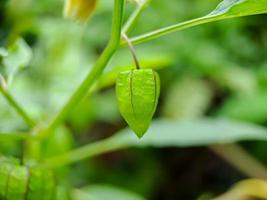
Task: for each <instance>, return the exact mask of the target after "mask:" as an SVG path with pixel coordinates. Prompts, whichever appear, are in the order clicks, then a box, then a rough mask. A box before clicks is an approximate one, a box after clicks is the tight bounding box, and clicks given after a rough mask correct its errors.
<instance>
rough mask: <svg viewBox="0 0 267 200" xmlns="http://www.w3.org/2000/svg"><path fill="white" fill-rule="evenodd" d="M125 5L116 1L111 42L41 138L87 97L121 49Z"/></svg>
mask: <svg viewBox="0 0 267 200" xmlns="http://www.w3.org/2000/svg"><path fill="white" fill-rule="evenodd" d="M123 5H124V0H114V12H113V20H112V32H111V38H110V41H109V43H108V45H107V47H106V48H105V50H104V51H103V53H102V54H101V56H100V57H99V59H98V60H97V62H96V63H95V65H94V66H93V68H92V70H91V71H90V72H89V73H88V75H87V76H86V78H85V80H84V81H83V82H82V83H81V85H80V86H79V87H78V89H77V90H76V91H75V92H74V94H73V95H72V96H71V98H70V99H69V100H68V101H67V103H66V104H65V105H64V106H63V108H62V109H61V110H60V111H59V113H58V114H57V115H56V116H55V118H54V119H53V120H52V121H51V122H50V124H49V125H48V127H47V128H46V129H45V130H43V131H41V132H40V135H39V136H40V137H41V138H42V137H45V136H47V135H48V134H49V133H51V132H53V130H54V129H55V128H56V127H57V126H58V125H59V124H60V123H61V122H62V121H63V120H64V119H65V118H66V116H67V115H68V113H69V112H70V111H71V110H72V109H73V108H74V107H75V105H76V104H77V103H78V102H79V101H80V100H81V99H82V98H83V97H85V96H86V94H87V93H88V91H89V89H90V88H91V87H92V86H93V84H94V82H95V81H96V80H97V78H98V77H99V76H100V75H101V73H102V72H103V70H104V68H105V66H106V65H107V63H108V62H109V60H110V59H111V57H112V56H113V54H114V53H115V51H116V50H117V48H118V47H119V43H120V37H121V25H122V18H123Z"/></svg>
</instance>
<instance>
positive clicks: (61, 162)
mask: <svg viewBox="0 0 267 200" xmlns="http://www.w3.org/2000/svg"><path fill="white" fill-rule="evenodd" d="M128 146H130V145H129V144H127V143H125V142H123V141H118V140H116V138H112V137H111V138H108V139H104V140H101V141H99V142H95V143H93V144H88V145H85V146H83V147H80V148H77V149H74V150H72V151H70V152H67V153H65V154H62V155H59V156H55V157H52V158H49V159H47V160H46V161H45V163H44V164H45V165H46V166H48V167H51V168H57V167H62V166H65V165H68V164H72V163H75V162H79V161H81V160H84V159H87V158H90V157H93V156H97V155H101V154H104V153H108V152H111V151H116V150H119V149H124V148H127V147H128Z"/></svg>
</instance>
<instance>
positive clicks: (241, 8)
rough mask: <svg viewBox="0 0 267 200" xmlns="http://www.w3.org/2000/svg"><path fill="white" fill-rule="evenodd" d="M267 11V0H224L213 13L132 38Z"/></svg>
mask: <svg viewBox="0 0 267 200" xmlns="http://www.w3.org/2000/svg"><path fill="white" fill-rule="evenodd" d="M264 13H267V0H224V1H222V2H221V3H220V4H219V5H218V6H217V7H216V8H215V10H213V11H212V12H211V13H209V14H208V15H205V16H203V17H199V18H195V19H192V20H189V21H185V22H182V23H178V24H173V25H171V26H167V27H164V28H161V29H158V30H155V31H152V32H149V33H145V34H143V35H140V36H136V37H133V38H131V39H130V40H131V42H132V43H134V44H137V43H141V42H144V41H147V40H151V39H154V38H157V37H160V36H163V35H166V34H169V33H172V32H175V31H179V30H183V29H186V28H190V27H193V26H197V25H201V24H205V23H209V22H214V21H219V20H223V19H228V18H235V17H242V16H248V15H257V14H264Z"/></svg>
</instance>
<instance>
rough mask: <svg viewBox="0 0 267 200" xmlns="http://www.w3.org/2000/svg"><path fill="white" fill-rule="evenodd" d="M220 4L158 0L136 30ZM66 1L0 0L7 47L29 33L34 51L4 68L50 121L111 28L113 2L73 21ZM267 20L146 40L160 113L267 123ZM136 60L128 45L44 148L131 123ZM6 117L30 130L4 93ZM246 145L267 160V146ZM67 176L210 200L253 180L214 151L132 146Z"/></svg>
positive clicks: (0, 111) (1, 111) (158, 195)
mask: <svg viewBox="0 0 267 200" xmlns="http://www.w3.org/2000/svg"><path fill="white" fill-rule="evenodd" d="M218 3H219V1H218V0H168V1H162V0H152V1H151V4H150V5H149V7H147V8H146V10H145V11H144V13H143V14H142V15H141V16H140V19H139V21H138V23H137V24H136V26H135V28H134V29H133V31H132V32H131V33H130V35H129V36H134V35H138V34H142V33H145V32H147V31H151V30H154V29H157V28H159V27H163V26H166V25H170V24H173V23H177V22H179V21H184V20H188V19H191V18H195V17H199V16H202V15H205V14H207V13H208V12H209V11H211V10H213V9H214V7H215V6H216V5H217V4H218ZM63 4H64V2H63V1H62V0H57V1H55V0H42V1H34V0H25V1H20V0H1V1H0V47H8V46H10V45H12V44H14V42H16V41H18V38H23V40H24V41H25V42H26V43H25V42H24V41H23V40H22V39H21V40H20V43H19V44H16V45H18V46H17V47H16V48H20V46H23V45H24V51H25V52H24V53H25V55H24V57H25V56H30V57H31V59H30V62H29V63H27V62H26V63H27V64H25V66H21V67H19V69H16V70H14V69H12V67H6V66H5V67H4V65H0V72H1V74H3V75H5V76H6V77H10V86H9V87H10V91H11V93H12V94H13V96H15V97H16V98H17V99H18V100H19V102H20V103H21V104H22V105H23V106H24V107H25V108H26V109H27V111H28V112H29V114H31V115H32V116H34V118H36V119H39V120H40V121H44V122H45V121H46V120H47V119H49V118H51V117H52V116H53V115H54V114H55V113H56V112H57V111H58V110H59V109H60V107H61V106H62V105H63V104H64V102H65V101H66V100H67V99H68V97H69V96H70V95H71V94H72V92H73V91H74V89H75V88H76V87H77V86H78V85H79V83H81V81H82V80H83V78H84V77H85V75H86V74H87V72H88V71H89V70H90V67H91V66H92V65H93V64H94V62H95V60H96V59H97V58H98V56H99V55H100V53H101V52H102V50H103V48H104V47H105V45H106V43H107V40H108V37H109V34H110V24H111V15H112V8H113V1H111V0H100V1H99V3H98V5H97V10H96V11H95V14H94V15H93V17H92V18H91V19H90V21H89V22H88V23H87V24H86V25H81V24H78V23H75V22H72V21H68V20H65V19H63V18H62V10H63ZM133 8H134V3H130V2H128V3H127V4H126V14H125V19H126V18H127V16H129V15H130V13H131V12H132V10H133ZM266 22H267V15H259V16H251V17H245V18H238V19H231V20H226V21H221V22H216V23H211V24H206V25H203V26H199V27H195V28H191V29H188V30H184V31H181V32H176V33H173V34H170V35H168V36H165V37H161V38H158V39H155V40H153V41H149V42H146V43H143V44H139V45H137V46H136V52H137V55H138V58H139V59H140V62H141V63H142V65H143V66H144V67H150V66H153V67H154V68H156V69H158V72H159V74H160V78H161V87H162V89H161V96H160V102H159V106H158V109H157V113H156V118H166V119H170V120H176V119H178V120H193V119H194V120H195V119H199V118H203V117H204V116H209V117H214V118H227V119H231V120H234V121H242V122H243V121H246V122H251V123H256V124H260V125H263V126H265V125H267V57H266V54H267V48H266V47H267V26H266ZM25 45H26V47H25ZM25 48H26V49H27V50H28V51H27V50H25ZM15 51H16V50H15ZM15 56H16V55H15ZM16 59H22V58H19V57H15V60H16ZM13 64H14V63H13ZM10 65H11V66H12V63H11V64H10ZM129 66H133V61H132V58H131V56H130V54H129V51H128V49H127V48H122V49H120V50H119V51H118V52H117V53H116V55H115V56H114V57H113V59H112V61H111V62H110V63H109V65H108V66H107V68H106V70H105V73H104V75H103V77H102V79H101V80H100V82H99V84H98V85H97V86H99V88H100V90H99V91H97V92H95V93H94V94H93V95H89V97H88V98H86V99H85V100H83V101H82V102H81V103H80V104H79V105H77V107H76V108H75V110H73V111H72V113H71V115H70V116H69V117H68V120H67V122H66V123H65V126H62V127H61V128H60V129H59V131H58V133H57V134H56V136H55V137H56V138H57V139H55V138H49V140H50V142H49V141H46V142H47V144H44V145H43V146H44V148H43V149H42V151H43V152H42V153H43V155H44V157H46V156H51V155H54V154H55V152H56V153H60V152H63V151H65V150H67V149H70V148H71V147H77V146H81V145H84V144H87V143H89V142H92V141H96V140H98V139H101V138H105V137H108V136H111V135H113V134H114V133H115V132H117V131H118V130H120V129H121V128H124V127H126V126H127V125H126V123H125V122H124V121H123V119H122V118H121V116H120V114H119V112H118V108H117V105H116V99H115V93H114V87H113V82H114V77H115V75H114V73H115V72H116V70H115V72H114V69H117V68H118V69H120V68H123V67H129ZM15 72H16V73H15ZM115 74H116V73H115ZM105 77H109V78H105ZM0 117H1V120H0V130H1V131H0V132H12V131H18V130H19V131H23V130H26V127H25V125H24V124H23V121H21V120H20V118H19V117H18V116H17V114H16V113H15V112H14V111H13V110H12V109H11V108H10V107H9V106H8V104H7V103H6V101H5V100H4V99H3V98H2V97H0ZM193 128H195V129H196V130H197V127H193ZM71 133H72V134H71ZM162 134H164V132H162ZM240 145H242V146H243V147H244V148H245V149H247V150H248V151H249V152H250V153H251V154H252V155H254V156H255V157H256V158H257V159H259V160H260V161H261V162H262V163H267V157H266V155H267V151H266V142H264V141H257V142H255V141H254V142H242V143H241V144H240ZM51 147H53V148H51ZM54 148H55V149H54ZM0 150H1V154H3V155H14V156H18V155H19V154H20V146H19V145H17V143H16V142H6V141H5V142H1V145H0ZM59 174H60V175H59V176H61V177H62V178H61V179H62V180H63V181H62V182H63V183H62V184H63V185H64V184H65V185H67V186H75V187H76V188H80V187H84V186H87V185H90V184H103V183H104V184H107V185H113V186H116V187H120V188H124V189H127V190H130V191H133V192H135V193H138V194H140V195H142V196H144V197H145V198H146V199H153V200H176V199H181V200H191V199H198V198H199V199H203V200H204V199H209V196H216V195H218V194H220V193H222V192H224V191H226V190H227V189H228V188H229V187H230V186H231V185H232V184H233V183H235V182H237V181H239V180H241V179H243V178H245V177H246V176H245V175H243V174H241V173H240V172H238V171H237V170H236V169H235V168H233V167H232V166H230V165H229V164H227V163H226V162H225V161H223V160H221V159H220V158H219V157H217V156H216V155H215V154H214V153H213V152H211V151H209V150H208V149H207V148H206V147H194V148H160V149H154V148H141V149H135V148H130V149H127V150H122V151H118V152H115V153H109V154H105V155H103V156H98V157H96V158H93V159H90V160H85V161H82V162H79V163H77V164H75V165H73V166H71V167H69V168H67V167H66V168H64V169H60V172H59ZM107 190H108V189H107ZM103 198H104V197H103Z"/></svg>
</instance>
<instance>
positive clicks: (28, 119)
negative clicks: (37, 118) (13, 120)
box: [0, 76, 35, 128]
mask: <svg viewBox="0 0 267 200" xmlns="http://www.w3.org/2000/svg"><path fill="white" fill-rule="evenodd" d="M1 77H2V76H1ZM0 92H1V93H2V95H3V97H4V98H5V99H6V100H7V102H8V103H9V104H10V106H12V107H13V108H14V109H15V110H16V112H17V113H18V114H19V115H20V116H21V117H22V119H23V120H24V122H25V123H26V124H27V125H28V126H29V128H33V127H34V126H35V122H34V120H33V119H31V117H30V116H29V115H28V114H27V112H26V111H25V110H24V109H23V108H22V106H21V105H19V103H18V102H17V101H16V100H15V99H14V97H13V96H12V95H11V94H10V93H9V92H8V91H7V89H6V87H5V84H4V79H3V78H1V81H0Z"/></svg>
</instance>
